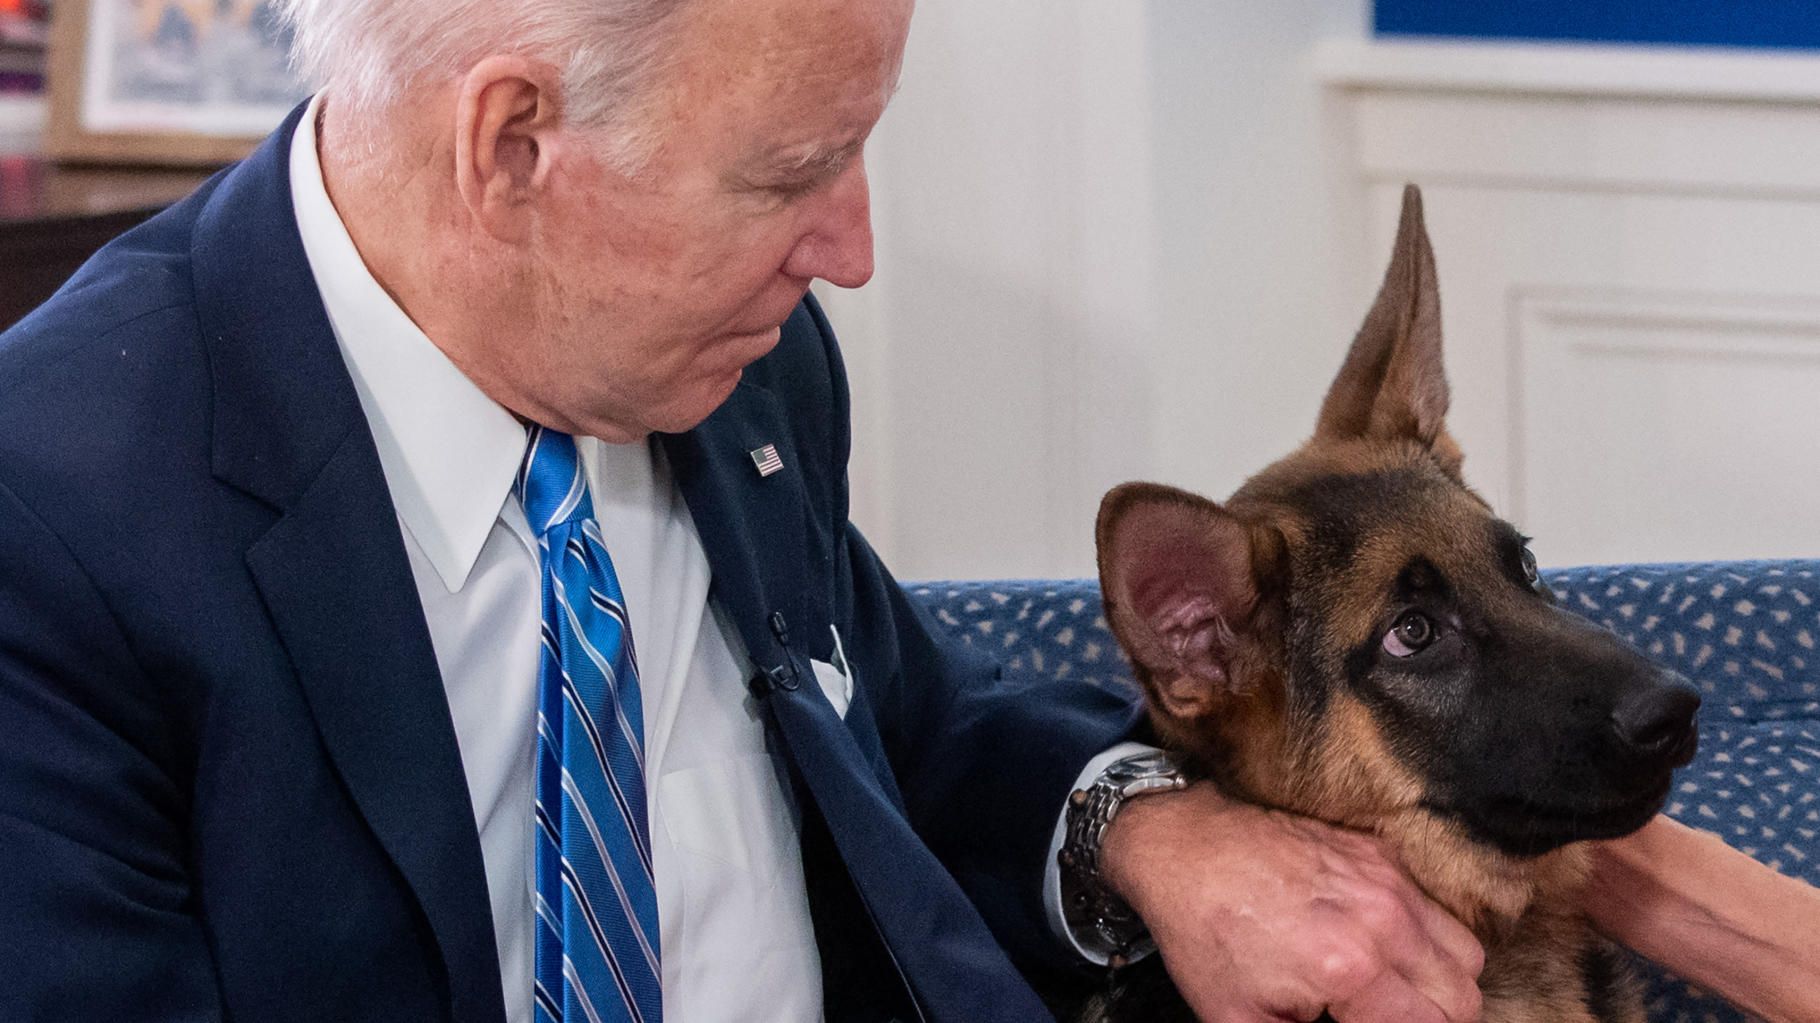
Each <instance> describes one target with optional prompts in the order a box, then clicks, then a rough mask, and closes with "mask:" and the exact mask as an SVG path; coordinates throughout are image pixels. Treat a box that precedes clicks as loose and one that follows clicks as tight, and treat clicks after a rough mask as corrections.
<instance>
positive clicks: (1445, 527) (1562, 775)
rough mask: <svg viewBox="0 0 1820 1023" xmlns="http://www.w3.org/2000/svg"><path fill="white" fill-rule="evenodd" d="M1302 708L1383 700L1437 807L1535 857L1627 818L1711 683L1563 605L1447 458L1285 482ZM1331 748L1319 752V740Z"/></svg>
mask: <svg viewBox="0 0 1820 1023" xmlns="http://www.w3.org/2000/svg"><path fill="white" fill-rule="evenodd" d="M1279 498H1280V500H1281V502H1282V503H1281V504H1280V505H1278V506H1279V507H1287V508H1291V509H1293V512H1292V513H1291V519H1292V521H1295V522H1297V523H1299V525H1295V526H1291V527H1290V528H1288V529H1287V530H1286V532H1287V534H1288V535H1290V536H1291V537H1293V539H1291V541H1290V543H1289V560H1290V562H1291V564H1292V573H1291V574H1292V577H1293V579H1294V580H1295V582H1294V583H1293V584H1292V585H1291V587H1290V588H1289V590H1288V592H1287V594H1286V595H1285V597H1284V600H1285V602H1286V604H1287V607H1286V611H1285V615H1284V618H1285V622H1286V624H1287V636H1286V642H1285V654H1286V655H1287V658H1288V661H1289V672H1288V685H1289V687H1290V690H1291V694H1290V697H1291V698H1290V701H1289V702H1290V704H1291V706H1292V707H1293V710H1292V711H1291V713H1292V715H1293V716H1294V717H1296V718H1297V719H1299V720H1304V721H1318V720H1320V719H1321V718H1322V717H1323V712H1324V709H1325V708H1326V707H1327V706H1328V705H1329V704H1332V703H1334V702H1336V701H1338V700H1341V699H1352V700H1356V701H1358V702H1359V703H1360V704H1362V705H1363V706H1364V707H1366V708H1367V709H1368V710H1369V712H1370V715H1371V718H1372V721H1373V723H1374V724H1375V726H1376V729H1377V730H1378V731H1379V732H1380V733H1381V735H1382V737H1383V743H1384V747H1385V748H1386V749H1387V750H1388V751H1389V752H1390V753H1391V755H1393V756H1394V757H1396V758H1397V759H1398V760H1399V761H1401V762H1402V763H1403V765H1404V766H1405V767H1406V768H1407V769H1408V770H1409V772H1410V773H1411V774H1412V775H1414V776H1415V777H1417V778H1419V779H1420V782H1421V788H1422V790H1423V793H1424V795H1423V797H1422V801H1423V805H1424V806H1425V808H1427V809H1429V810H1430V811H1432V812H1435V813H1437V814H1440V815H1441V816H1444V817H1448V818H1451V819H1454V820H1457V821H1458V822H1460V823H1461V824H1462V825H1464V826H1465V828H1466V829H1467V831H1468V833H1469V834H1471V835H1472V836H1473V838H1475V839H1476V840H1478V841H1480V842H1484V843H1486V844H1488V845H1492V846H1495V847H1497V848H1498V849H1500V850H1502V851H1504V852H1508V853H1514V854H1519V855H1532V854H1536V853H1540V852H1545V851H1547V850H1549V849H1553V848H1555V847H1558V846H1560V845H1563V844H1565V843H1567V842H1570V841H1575V840H1579V839H1587V838H1609V837H1615V836H1617V835H1622V834H1626V833H1628V832H1630V831H1632V830H1635V829H1636V828H1638V827H1641V826H1642V825H1643V823H1644V822H1645V821H1647V820H1648V819H1649V818H1650V817H1651V816H1653V815H1654V814H1655V813H1656V811H1657V810H1658V809H1659V808H1660V807H1661V805H1662V802H1663V799H1664V798H1665V797H1666V795H1667V792H1668V787H1669V779H1670V772H1671V771H1672V770H1673V769H1674V768H1676V767H1679V766H1681V765H1683V764H1685V763H1687V762H1688V761H1689V760H1690V759H1691V758H1692V756H1693V753H1694V746H1695V742H1696V734H1695V730H1694V724H1693V718H1694V712H1695V710H1696V709H1697V708H1698V706H1699V702H1700V701H1699V697H1698V696H1697V695H1696V694H1695V692H1694V690H1693V689H1692V687H1690V686H1688V685H1687V683H1686V682H1685V681H1683V680H1682V679H1680V678H1679V677H1678V676H1676V675H1675V674H1673V673H1672V672H1669V671H1666V670H1664V669H1661V668H1658V667H1656V666H1655V665H1653V664H1651V663H1650V662H1649V661H1648V660H1646V659H1645V658H1643V657H1642V656H1641V655H1640V654H1638V653H1636V652H1635V651H1633V650H1632V649H1631V648H1630V647H1629V646H1627V645H1626V644H1624V643H1623V642H1622V641H1621V640H1619V639H1618V638H1617V637H1616V636H1614V635H1612V634H1610V633H1608V632H1606V631H1605V630H1603V629H1600V628H1598V627H1596V626H1594V625H1592V624H1590V623H1588V622H1586V621H1584V620H1582V619H1581V618H1579V617H1578V616H1576V615H1573V614H1571V613H1569V612H1567V611H1565V610H1562V609H1560V608H1557V607H1555V606H1554V600H1553V597H1552V595H1551V594H1550V593H1549V592H1548V590H1547V587H1546V586H1544V585H1543V584H1542V583H1541V582H1540V579H1539V577H1538V575H1537V572H1536V562H1535V558H1534V556H1533V555H1532V554H1531V553H1530V551H1529V549H1528V546H1527V541H1526V539H1525V538H1524V537H1523V536H1521V535H1520V534H1519V533H1518V532H1517V531H1516V530H1515V529H1514V528H1513V527H1512V526H1511V525H1510V524H1508V523H1506V522H1504V521H1502V520H1500V519H1498V518H1496V517H1494V516H1493V515H1492V514H1491V513H1490V511H1489V510H1488V509H1487V508H1486V506H1485V505H1484V504H1483V503H1482V502H1481V501H1480V500H1479V499H1478V498H1477V497H1476V496H1475V495H1474V494H1472V492H1471V491H1469V490H1468V489H1467V488H1465V487H1464V486H1462V485H1461V484H1459V483H1458V482H1456V481H1455V480H1454V479H1452V478H1451V477H1449V476H1448V475H1447V474H1445V473H1444V472H1441V471H1439V470H1437V469H1436V468H1435V467H1434V466H1433V464H1432V463H1430V462H1426V461H1423V460H1412V461H1411V462H1410V463H1409V464H1407V465H1405V466H1401V467H1389V468H1378V469H1374V470H1372V471H1368V472H1362V473H1358V474H1356V475H1333V474H1317V475H1314V476H1313V477H1312V478H1309V479H1307V480H1306V481H1304V482H1300V483H1299V484H1298V485H1297V486H1295V487H1294V488H1293V489H1291V490H1290V491H1288V492H1286V493H1283V494H1281V495H1279ZM1317 755H1319V754H1317Z"/></svg>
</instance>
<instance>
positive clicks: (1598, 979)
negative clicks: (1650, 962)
mask: <svg viewBox="0 0 1820 1023" xmlns="http://www.w3.org/2000/svg"><path fill="white" fill-rule="evenodd" d="M1621 955H1622V953H1620V952H1619V951H1618V948H1617V946H1615V945H1613V944H1611V943H1610V942H1607V941H1604V940H1601V939H1598V938H1594V939H1593V940H1592V941H1591V942H1590V943H1589V944H1588V945H1587V946H1586V949H1585V951H1583V952H1581V953H1580V977H1581V979H1582V980H1584V981H1585V982H1586V1007H1587V1009H1588V1010H1590V1011H1591V1012H1592V1017H1593V1019H1596V1020H1598V1021H1599V1023H1621V1021H1622V1020H1624V1019H1625V1018H1626V1016H1625V1015H1624V1007H1625V1001H1626V1000H1625V997H1624V996H1625V994H1626V993H1627V992H1628V989H1629V986H1630V983H1631V976H1630V971H1629V970H1628V969H1626V968H1625V963H1624V960H1623V959H1622V958H1621Z"/></svg>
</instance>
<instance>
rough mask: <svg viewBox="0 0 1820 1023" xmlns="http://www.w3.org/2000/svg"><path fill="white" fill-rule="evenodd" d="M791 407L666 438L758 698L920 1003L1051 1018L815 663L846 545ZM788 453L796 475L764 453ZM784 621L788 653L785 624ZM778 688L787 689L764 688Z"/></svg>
mask: <svg viewBox="0 0 1820 1023" xmlns="http://www.w3.org/2000/svg"><path fill="white" fill-rule="evenodd" d="M783 408H784V406H783V404H782V402H781V401H779V399H778V398H777V397H776V396H775V395H774V394H772V393H771V392H770V391H768V390H765V389H764V388H762V387H759V386H757V385H754V384H750V383H741V385H740V386H739V387H738V388H737V389H736V390H735V392H734V394H733V397H732V398H730V399H729V400H728V401H727V402H726V404H724V405H722V406H721V408H720V409H719V410H718V411H717V412H715V414H714V415H713V416H711V417H709V419H708V420H707V421H706V422H704V423H703V424H702V425H701V426H699V427H697V428H696V429H695V430H693V431H691V432H690V433H688V434H683V435H678V436H671V437H666V438H664V444H665V448H666V454H667V455H668V456H669V459H670V465H671V467H672V469H673V472H674V475H675V478H676V483H677V487H678V488H679V489H680V490H681V491H682V494H683V499H684V501H685V502H687V504H688V506H689V511H690V514H691V515H692V516H693V517H694V519H695V522H696V526H697V532H698V533H699V534H700V535H701V539H702V546H703V547H704V548H705V549H706V550H707V554H708V563H709V566H710V568H711V570H712V571H713V573H714V582H713V589H712V591H711V592H712V593H713V595H714V597H715V599H716V600H718V601H720V603H721V606H722V608H723V609H725V610H726V612H727V614H728V617H729V618H730V619H731V620H732V621H733V622H734V624H735V627H736V628H738V629H739V631H740V635H741V638H743V639H744V640H745V643H746V649H747V652H748V654H749V655H750V656H751V658H752V660H753V662H754V665H755V666H756V667H757V669H758V672H759V676H758V677H757V678H755V687H756V688H758V689H759V690H761V691H763V692H764V693H766V700H765V702H766V704H767V705H768V706H769V707H770V710H771V713H772V718H773V720H774V721H775V722H776V724H777V729H778V732H779V734H780V735H781V736H782V738H783V740H784V746H785V748H786V750H787V752H788V754H789V756H790V759H791V764H792V767H793V769H794V770H793V773H794V775H795V777H796V778H797V779H798V781H799V783H800V784H801V786H802V788H803V790H804V791H805V792H806V793H807V794H808V796H809V797H810V798H811V799H812V800H813V801H814V803H815V805H816V807H817V808H818V809H819V810H820V812H821V816H822V819H823V820H824V821H825V822H826V824H827V826H828V830H829V833H830V834H831V836H832V837H833V839H834V844H835V846H836V848H837V849H838V850H839V852H840V855H841V858H842V860H843V862H844V863H845V865H846V867H847V870H848V872H849V873H850V874H851V875H852V877H853V880H854V882H855V884H856V886H857V888H858V890H859V893H860V898H861V900H862V901H864V902H865V904H866V906H867V908H868V911H869V912H870V913H871V915H872V919H873V922H874V924H875V926H877V928H878V930H879V933H880V935H881V936H882V938H883V939H884V941H885V944H886V945H887V946H888V947H889V948H890V949H891V950H892V953H893V958H894V962H896V963H897V965H898V968H899V969H900V971H901V972H902V973H903V975H904V978H905V981H906V983H907V984H908V985H909V986H910V988H911V990H912V992H913V996H914V997H915V998H916V999H917V1000H918V1001H919V1003H920V1004H921V1005H922V1006H923V1008H924V1009H925V1010H927V1013H928V1015H930V1016H932V1017H933V1018H936V1019H965V1020H978V1021H982V1023H983V1021H987V1020H1020V1021H1027V1020H1037V1019H1048V1018H1050V1017H1049V1016H1048V1014H1047V1012H1046V1010H1045V1009H1044V1008H1043V1006H1042V1004H1041V1002H1040V1001H1038V1000H1037V998H1036V996H1035V995H1034V994H1032V993H1031V992H1030V990H1029V988H1028V987H1026V986H1025V985H1024V983H1023V981H1022V979H1021V978H1020V977H1019V975H1018V974H1017V972H1016V970H1015V968H1014V967H1012V965H1011V963H1010V961H1009V960H1008V959H1007V958H1006V957H1005V955H1004V953H1003V952H1002V951H1001V950H1000V949H999V947H998V945H997V943H996V941H995V940H994V939H993V938H992V936H991V934H990V932H989V931H988V929H987V927H986V924H985V922H984V920H982V919H981V917H980V915H979V913H978V911H977V910H976V909H975V908H974V907H973V904H972V903H971V902H970V901H968V899H967V897H966V895H965V894H964V893H963V892H962V891H961V889H960V886H959V885H958V884H957V883H956V882H955V881H954V879H953V877H952V876H950V875H949V874H948V872H947V870H946V868H945V867H943V866H942V865H941V863H940V862H939V861H938V860H937V859H936V858H935V856H934V854H933V853H931V852H930V851H929V848H928V847H927V846H926V845H924V844H923V842H922V840H921V839H920V838H919V837H918V836H917V835H916V833H915V832H914V831H913V830H912V829H911V827H910V824H909V822H908V821H907V820H906V819H905V818H904V816H903V814H902V811H901V808H900V805H899V804H898V802H897V801H896V799H895V798H894V796H893V795H892V794H891V793H889V792H887V790H886V788H885V785H884V783H883V782H882V781H881V779H880V778H879V776H878V775H877V774H876V773H875V772H874V770H873V768H872V766H871V764H870V762H869V760H868V758H867V757H866V756H865V754H864V752H863V751H862V749H861V748H860V745H859V743H858V742H857V741H855V738H854V735H853V733H852V731H850V730H849V727H848V725H847V723H846V722H843V721H842V719H841V718H840V716H839V715H838V714H837V713H836V712H835V710H834V708H833V706H832V705H831V704H829V702H828V700H827V698H826V697H825V696H823V695H822V692H821V687H820V686H819V685H817V684H816V683H815V681H814V678H813V675H812V673H811V669H810V668H809V666H808V664H807V663H806V662H805V661H804V660H803V658H805V657H807V656H809V653H810V650H811V644H813V643H815V642H817V641H819V639H820V636H818V635H817V633H818V632H820V633H825V632H826V630H827V623H828V622H829V621H830V620H831V618H830V610H831V609H830V606H829V604H828V603H827V601H828V600H829V598H830V594H829V593H828V592H827V589H828V585H829V582H828V580H829V578H830V575H831V573H832V572H833V564H832V560H833V559H832V556H831V552H832V551H833V550H834V545H835V544H837V543H839V542H840V537H838V536H834V535H832V534H831V532H830V531H831V530H833V529H834V528H835V525H834V524H833V523H827V524H823V523H819V522H817V521H815V520H814V518H813V517H812V516H811V514H810V506H809V503H808V501H807V498H806V497H805V494H804V482H803V479H802V477H801V475H800V470H801V468H802V467H803V465H804V464H805V463H804V462H803V461H802V460H801V459H800V457H799V455H798V453H797V452H796V451H795V450H794V449H793V448H792V447H791V445H790V438H791V437H792V436H793V432H792V431H791V430H790V428H789V423H788V422H787V421H786V420H785V418H784V414H783ZM765 444H774V445H776V447H777V449H778V454H779V456H780V457H781V458H782V459H783V461H784V468H783V470H781V471H779V472H777V473H776V474H774V475H771V476H761V474H760V473H759V472H758V470H757V468H756V467H755V466H754V464H753V462H752V460H751V458H750V452H751V451H752V450H753V449H755V448H758V447H761V446H763V445H765ZM780 613H781V614H782V616H783V623H784V625H785V626H786V630H785V631H786V632H787V635H788V641H787V642H786V641H785V640H783V639H781V638H780V637H779V636H778V635H777V634H776V632H777V630H776V629H775V626H774V624H773V623H774V622H776V621H777V616H778V615H779V614H780ZM767 674H769V675H770V676H772V677H773V678H774V679H775V680H776V681H773V682H764V681H762V679H763V676H765V675H767Z"/></svg>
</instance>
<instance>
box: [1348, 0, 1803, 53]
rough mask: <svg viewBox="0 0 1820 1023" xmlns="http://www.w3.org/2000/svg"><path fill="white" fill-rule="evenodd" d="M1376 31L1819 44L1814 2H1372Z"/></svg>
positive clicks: (1716, 43)
mask: <svg viewBox="0 0 1820 1023" xmlns="http://www.w3.org/2000/svg"><path fill="white" fill-rule="evenodd" d="M1372 6H1373V14H1374V26H1375V30H1376V32H1377V34H1378V35H1380V36H1450V37H1465V38H1478V39H1542V40H1577V41H1584V42H1602V43H1644V44H1655V45H1686V46H1748V47H1758V48H1776V49H1820V3H1815V2H1813V0H1376V2H1375V3H1374V4H1373V5H1372Z"/></svg>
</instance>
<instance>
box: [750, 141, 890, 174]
mask: <svg viewBox="0 0 1820 1023" xmlns="http://www.w3.org/2000/svg"><path fill="white" fill-rule="evenodd" d="M864 145H865V139H863V138H857V139H851V140H848V141H846V142H841V143H834V144H811V145H803V146H786V147H782V148H779V149H775V150H772V151H771V152H769V153H766V154H765V155H764V157H763V158H762V160H761V165H762V166H763V167H764V168H765V169H766V170H771V171H779V172H783V173H788V174H799V173H803V172H815V173H818V174H819V173H826V172H831V171H834V170H838V169H839V168H840V167H841V165H842V164H844V163H846V162H847V160H849V159H851V158H852V156H853V154H854V153H856V152H858V151H859V150H860V148H861V147H862V146H864Z"/></svg>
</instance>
